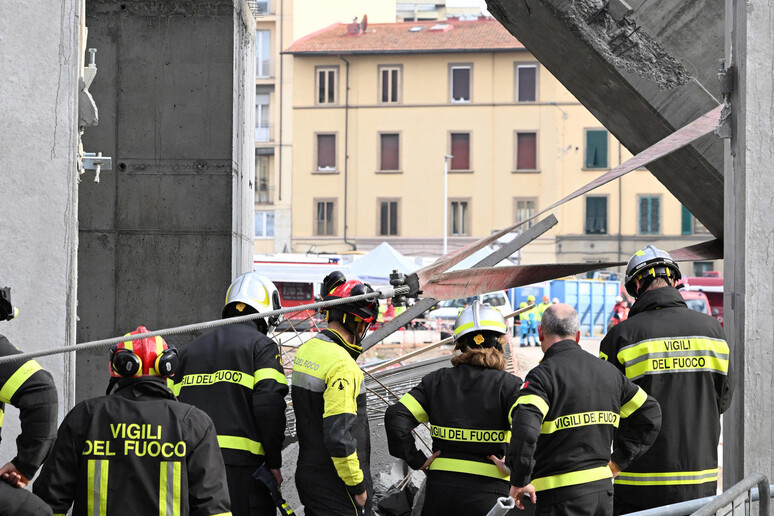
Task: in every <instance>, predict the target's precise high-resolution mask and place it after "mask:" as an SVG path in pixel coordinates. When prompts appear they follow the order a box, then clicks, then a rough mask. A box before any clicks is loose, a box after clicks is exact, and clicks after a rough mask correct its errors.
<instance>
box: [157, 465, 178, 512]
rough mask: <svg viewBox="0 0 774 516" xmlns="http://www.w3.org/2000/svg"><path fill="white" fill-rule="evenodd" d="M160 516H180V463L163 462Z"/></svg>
mask: <svg viewBox="0 0 774 516" xmlns="http://www.w3.org/2000/svg"><path fill="white" fill-rule="evenodd" d="M160 468H161V470H160V471H159V516H180V462H161V465H160Z"/></svg>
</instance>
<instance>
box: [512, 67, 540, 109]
mask: <svg viewBox="0 0 774 516" xmlns="http://www.w3.org/2000/svg"><path fill="white" fill-rule="evenodd" d="M536 100H537V65H516V102H535V101H536Z"/></svg>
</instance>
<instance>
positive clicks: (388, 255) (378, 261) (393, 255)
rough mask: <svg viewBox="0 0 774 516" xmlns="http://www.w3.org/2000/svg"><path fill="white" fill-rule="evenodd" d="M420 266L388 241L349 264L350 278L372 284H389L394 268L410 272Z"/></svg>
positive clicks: (348, 276)
mask: <svg viewBox="0 0 774 516" xmlns="http://www.w3.org/2000/svg"><path fill="white" fill-rule="evenodd" d="M418 268H419V266H418V265H417V264H416V263H414V261H413V260H412V259H411V258H407V257H405V256H403V255H402V254H400V253H399V252H398V251H396V250H395V248H393V247H392V246H391V245H390V244H388V243H387V242H382V243H381V244H379V245H378V246H376V247H375V248H374V249H372V250H371V252H370V253H368V254H366V255H364V256H363V257H361V258H358V259H357V260H355V261H354V262H352V264H351V265H350V266H349V274H347V278H348V279H359V280H360V281H365V282H368V283H371V284H372V285H389V284H390V273H391V272H392V271H393V270H397V271H399V272H402V273H403V274H410V273H412V272H414V271H415V270H417V269H418Z"/></svg>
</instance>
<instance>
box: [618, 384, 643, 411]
mask: <svg viewBox="0 0 774 516" xmlns="http://www.w3.org/2000/svg"><path fill="white" fill-rule="evenodd" d="M647 399H648V393H647V392H645V391H644V390H643V389H642V387H640V388H638V389H637V394H635V395H634V396H632V399H630V400H629V401H627V402H626V403H624V405H623V407H621V417H629V416H631V415H632V414H634V413H635V412H636V411H637V409H638V408H640V407H641V406H642V404H643V403H645V400H647Z"/></svg>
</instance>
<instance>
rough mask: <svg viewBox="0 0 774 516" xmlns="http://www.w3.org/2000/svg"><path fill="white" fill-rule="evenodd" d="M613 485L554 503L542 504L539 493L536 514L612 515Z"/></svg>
mask: <svg viewBox="0 0 774 516" xmlns="http://www.w3.org/2000/svg"><path fill="white" fill-rule="evenodd" d="M612 514H613V487H612V486H611V487H610V488H609V489H605V490H604V491H597V492H595V493H589V494H585V495H581V496H576V497H573V498H571V499H569V500H565V501H562V502H557V503H553V504H541V503H540V493H537V509H536V511H535V516H612Z"/></svg>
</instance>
